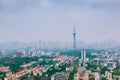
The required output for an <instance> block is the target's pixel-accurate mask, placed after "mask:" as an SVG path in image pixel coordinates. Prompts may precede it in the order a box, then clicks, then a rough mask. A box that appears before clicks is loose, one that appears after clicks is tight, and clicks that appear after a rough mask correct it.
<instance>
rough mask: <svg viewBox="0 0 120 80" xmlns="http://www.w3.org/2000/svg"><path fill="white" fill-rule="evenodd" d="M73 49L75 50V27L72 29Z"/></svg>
mask: <svg viewBox="0 0 120 80" xmlns="http://www.w3.org/2000/svg"><path fill="white" fill-rule="evenodd" d="M73 48H76V31H75V26H74V28H73Z"/></svg>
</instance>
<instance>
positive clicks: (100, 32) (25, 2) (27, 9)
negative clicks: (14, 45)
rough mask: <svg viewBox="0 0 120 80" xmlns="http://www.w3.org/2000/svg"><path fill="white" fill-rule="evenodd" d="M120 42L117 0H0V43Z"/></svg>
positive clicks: (119, 14)
mask: <svg viewBox="0 0 120 80" xmlns="http://www.w3.org/2000/svg"><path fill="white" fill-rule="evenodd" d="M74 24H75V25H76V32H77V40H82V41H87V42H96V41H103V40H108V39H114V40H117V41H120V0H0V42H5V41H22V42H24V41H38V40H45V41H47V40H49V41H72V38H73V37H72V31H73V25H74Z"/></svg>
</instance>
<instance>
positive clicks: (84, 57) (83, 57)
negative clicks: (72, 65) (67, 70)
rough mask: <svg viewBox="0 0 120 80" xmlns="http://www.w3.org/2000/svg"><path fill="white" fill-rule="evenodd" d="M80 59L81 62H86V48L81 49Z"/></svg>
mask: <svg viewBox="0 0 120 80" xmlns="http://www.w3.org/2000/svg"><path fill="white" fill-rule="evenodd" d="M81 60H82V61H83V63H85V62H86V50H85V49H82V50H81Z"/></svg>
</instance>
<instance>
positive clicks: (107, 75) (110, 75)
mask: <svg viewBox="0 0 120 80" xmlns="http://www.w3.org/2000/svg"><path fill="white" fill-rule="evenodd" d="M105 77H106V78H107V79H108V80H112V73H110V72H109V71H105Z"/></svg>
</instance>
